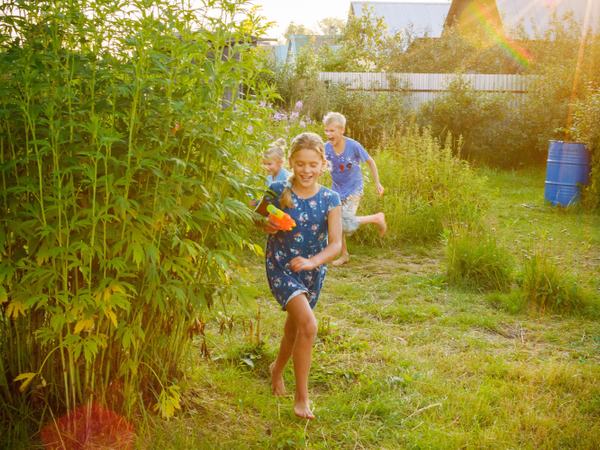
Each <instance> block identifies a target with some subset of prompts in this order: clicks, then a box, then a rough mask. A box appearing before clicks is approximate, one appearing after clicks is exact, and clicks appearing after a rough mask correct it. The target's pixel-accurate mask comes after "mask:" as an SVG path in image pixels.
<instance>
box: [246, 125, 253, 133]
mask: <svg viewBox="0 0 600 450" xmlns="http://www.w3.org/2000/svg"><path fill="white" fill-rule="evenodd" d="M246 132H247V133H248V134H252V133H253V132H254V127H253V126H252V125H248V128H246Z"/></svg>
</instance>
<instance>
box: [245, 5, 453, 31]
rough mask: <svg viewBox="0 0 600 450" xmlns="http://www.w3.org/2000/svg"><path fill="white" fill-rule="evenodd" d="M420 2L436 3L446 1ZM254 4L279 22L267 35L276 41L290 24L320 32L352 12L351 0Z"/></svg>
mask: <svg viewBox="0 0 600 450" xmlns="http://www.w3.org/2000/svg"><path fill="white" fill-rule="evenodd" d="M371 1H377V0H371ZM382 1H384V0H382ZM388 1H389V0H388ZM420 1H422V2H434V3H435V2H439V1H445V0H420ZM252 3H253V4H255V5H259V6H261V10H260V15H261V16H264V17H265V18H267V20H269V21H274V22H277V24H276V25H274V27H273V28H272V29H271V30H270V31H269V32H268V33H267V35H268V37H270V38H276V39H280V38H281V37H282V36H283V33H285V30H286V28H287V27H288V25H289V24H290V22H294V23H295V24H297V25H305V26H307V27H308V28H310V29H311V30H313V31H315V32H318V31H319V26H318V22H319V21H321V20H323V19H325V18H327V17H336V18H339V19H343V20H344V21H346V19H347V18H348V11H350V0H252Z"/></svg>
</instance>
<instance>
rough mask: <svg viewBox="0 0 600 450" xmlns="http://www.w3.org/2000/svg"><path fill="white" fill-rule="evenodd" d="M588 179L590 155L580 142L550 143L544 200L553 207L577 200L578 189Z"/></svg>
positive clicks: (567, 204) (566, 204)
mask: <svg viewBox="0 0 600 450" xmlns="http://www.w3.org/2000/svg"><path fill="white" fill-rule="evenodd" d="M589 179H590V154H589V152H588V151H587V149H586V148H585V144H582V143H580V142H563V141H550V145H549V146H548V161H547V165H546V188H545V189H544V199H545V200H546V201H548V202H550V203H552V204H553V205H554V206H556V205H561V206H569V205H571V204H573V203H574V202H576V201H577V200H579V187H580V185H582V184H587V183H588V182H589Z"/></svg>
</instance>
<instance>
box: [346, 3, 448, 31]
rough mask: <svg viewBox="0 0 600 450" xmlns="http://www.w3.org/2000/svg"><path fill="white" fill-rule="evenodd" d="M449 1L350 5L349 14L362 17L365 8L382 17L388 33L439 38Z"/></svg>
mask: <svg viewBox="0 0 600 450" xmlns="http://www.w3.org/2000/svg"><path fill="white" fill-rule="evenodd" d="M450 3H451V1H450V0H447V1H446V0H440V1H435V2H423V1H416V0H405V1H396V2H351V3H350V14H354V15H355V16H357V17H361V16H362V15H364V14H366V11H367V10H368V9H371V10H372V13H373V15H374V16H375V17H383V18H384V20H385V23H386V24H387V27H388V31H389V32H390V33H391V34H395V33H398V32H402V33H408V34H410V36H411V37H413V38H418V37H425V36H427V37H440V36H441V35H442V31H443V30H444V21H445V20H446V16H447V15H448V10H449V9H450Z"/></svg>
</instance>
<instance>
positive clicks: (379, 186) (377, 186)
mask: <svg viewBox="0 0 600 450" xmlns="http://www.w3.org/2000/svg"><path fill="white" fill-rule="evenodd" d="M375 189H377V193H378V194H379V196H380V197H381V196H382V195H383V191H384V189H383V186H382V185H381V183H377V184H376V185H375Z"/></svg>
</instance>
